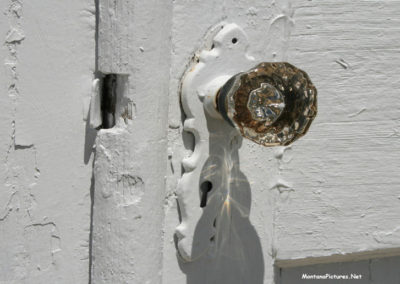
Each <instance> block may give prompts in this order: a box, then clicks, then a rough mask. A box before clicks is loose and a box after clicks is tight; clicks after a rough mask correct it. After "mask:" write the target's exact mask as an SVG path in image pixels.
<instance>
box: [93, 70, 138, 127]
mask: <svg viewBox="0 0 400 284" xmlns="http://www.w3.org/2000/svg"><path fill="white" fill-rule="evenodd" d="M99 79H100V86H101V87H100V91H99V97H100V113H101V114H99V115H100V117H101V125H100V127H99V128H101V129H110V128H113V127H114V126H116V125H117V126H118V125H119V123H120V122H119V121H122V120H123V121H124V122H125V124H126V123H128V121H129V120H132V119H133V117H134V115H135V112H136V105H135V104H134V103H133V101H132V100H131V99H130V98H128V94H127V93H128V75H125V74H115V73H108V74H101V75H100V76H99Z"/></svg>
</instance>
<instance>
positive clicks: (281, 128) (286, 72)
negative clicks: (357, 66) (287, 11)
mask: <svg viewBox="0 0 400 284" xmlns="http://www.w3.org/2000/svg"><path fill="white" fill-rule="evenodd" d="M217 109H218V111H219V112H220V114H221V115H222V116H223V117H224V119H225V120H226V121H228V123H229V124H230V125H232V126H233V127H235V128H237V129H238V130H239V131H240V133H241V134H242V136H244V137H245V138H248V139H250V140H252V141H254V142H256V143H258V144H261V145H264V146H276V145H288V144H290V143H292V142H293V141H295V140H296V139H298V138H299V137H301V136H303V135H304V134H305V133H306V132H307V130H308V128H309V127H310V125H311V122H312V121H313V119H314V118H315V116H316V115H317V90H316V89H315V87H314V85H313V84H312V83H311V80H310V78H309V77H308V75H307V74H306V73H305V72H304V71H302V70H300V69H298V68H296V67H295V66H293V65H291V64H289V63H286V62H277V63H266V62H264V63H261V64H259V65H257V66H256V67H255V68H253V69H250V70H249V71H247V72H242V73H239V74H236V75H234V76H233V77H232V78H231V79H229V80H228V81H227V82H226V83H225V85H224V86H222V88H221V89H220V90H219V91H218V94H217Z"/></svg>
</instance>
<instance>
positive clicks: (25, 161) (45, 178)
mask: <svg viewBox="0 0 400 284" xmlns="http://www.w3.org/2000/svg"><path fill="white" fill-rule="evenodd" d="M0 3H1V8H2V11H3V12H4V13H2V14H1V16H0V23H1V24H0V31H1V34H2V36H3V39H4V40H3V42H4V45H3V47H2V48H1V49H0V55H1V58H2V60H3V67H4V68H2V69H1V70H0V73H1V76H0V84H1V90H2V92H1V96H0V102H1V103H0V107H1V115H0V117H1V119H0V130H1V131H0V137H1V145H0V150H1V153H2V154H1V155H2V170H1V173H0V175H1V179H2V181H3V182H2V185H1V192H0V202H1V203H0V205H1V207H0V210H1V211H0V214H1V215H0V283H88V282H90V283H140V284H141V283H165V284H170V283H187V284H197V283H199V284H203V283H218V284H220V283H251V284H253V283H268V284H269V283H277V284H278V283H282V284H288V283H289V284H294V283H308V282H306V281H310V280H309V279H307V278H304V279H302V277H303V274H306V276H307V275H311V277H313V276H312V275H325V274H327V273H329V274H335V275H351V274H355V275H362V279H361V280H357V281H356V280H351V281H349V283H368V284H371V283H375V284H376V283H385V284H387V283H389V284H391V283H399V282H400V281H399V277H400V276H399V269H398V268H399V266H400V264H399V255H400V224H399V221H398V220H399V215H400V193H399V187H400V175H399V172H400V164H399V162H398V161H399V158H400V151H399V150H400V141H399V131H400V130H399V129H400V124H399V122H400V112H399V105H400V96H399V95H398V92H399V91H398V90H399V87H400V81H399V78H398V73H399V71H400V70H399V68H400V67H399V66H400V64H399V63H400V52H399V50H400V46H399V42H400V41H399V38H400V30H399V29H398V28H397V27H398V24H399V17H398V14H399V11H400V1H394V0H393V1H389V0H386V1H373V0H371V1H342V0H340V1H309V0H304V1H303V0H301V1H290V0H271V1H262V0H251V1H244V0H226V1H214V0H203V1H197V0H174V1H155V0H149V1H129V0H116V1H111V0H97V1H78V0H74V1H68V2H62V1H56V2H54V1H47V0H46V1H37V0H36V1H34V0H32V1H20V0H3V1H0ZM221 23H227V24H235V25H237V26H238V27H240V28H241V29H242V30H243V31H244V33H245V35H246V36H247V38H248V42H249V47H248V50H247V53H248V54H249V55H251V56H253V57H254V62H255V64H257V63H259V62H263V61H265V62H280V61H285V62H289V63H291V64H294V65H296V66H297V67H299V68H301V69H302V70H304V71H306V72H307V74H308V75H309V76H310V78H311V80H312V82H313V83H314V85H315V86H316V88H317V90H318V115H317V117H316V119H315V121H314V122H313V124H312V126H311V128H310V130H309V132H308V133H307V134H306V136H304V137H303V138H302V139H300V140H298V141H296V142H295V143H294V144H292V145H291V146H288V147H273V148H266V147H262V146H260V145H257V144H255V143H253V142H251V141H249V140H246V139H243V141H242V143H241V145H240V148H239V149H238V152H237V153H238V154H237V155H236V156H235V159H234V160H235V161H236V163H235V169H236V171H235V172H234V173H233V177H234V178H235V179H236V180H240V182H239V183H237V186H236V188H235V190H236V191H237V192H236V194H238V193H240V198H239V199H238V200H239V201H240V202H239V204H240V205H241V206H242V207H240V206H238V205H237V203H236V205H235V203H234V202H232V203H231V207H230V208H231V210H230V211H229V212H228V211H226V210H221V211H220V212H221V213H222V214H221V215H220V217H219V222H216V227H215V230H216V232H218V233H219V234H218V236H217V237H215V238H212V239H208V240H206V242H207V246H206V247H208V248H209V249H207V250H205V251H202V252H203V253H200V256H199V257H198V258H196V259H195V260H193V261H189V262H187V261H184V260H183V259H182V258H181V256H180V255H179V253H178V252H177V240H178V238H177V236H176V234H175V232H176V228H177V226H179V225H180V221H181V220H180V216H179V206H178V203H177V189H178V183H179V180H180V179H181V178H182V175H183V173H184V172H183V170H182V160H183V159H184V158H187V157H190V156H191V155H192V153H193V150H194V147H195V142H194V140H193V137H192V135H191V134H190V133H188V132H186V131H184V130H183V122H184V121H185V118H186V114H185V113H184V110H183V109H182V107H181V102H180V92H181V89H180V88H181V83H182V78H183V75H184V73H185V71H186V70H187V67H188V66H189V64H190V63H191V62H192V58H193V57H194V56H195V54H196V51H199V50H202V49H204V48H205V47H206V46H207V39H209V38H210V30H211V29H212V28H213V27H215V26H217V25H219V24H221ZM230 60H232V61H234V60H237V58H235V57H233V58H231V59H230ZM222 64H225V63H222ZM107 74H116V81H115V82H116V85H111V86H116V87H115V89H113V87H110V88H111V90H115V93H114V95H115V96H116V99H117V102H116V104H115V111H113V112H112V113H113V115H112V117H114V120H115V125H114V123H111V124H112V125H111V126H112V127H111V128H108V127H107V129H92V128H91V127H90V123H91V121H90V119H88V118H90V117H91V115H94V114H95V113H94V112H91V113H89V112H88V110H89V108H90V107H89V105H90V102H89V101H90V96H91V88H92V84H93V80H94V79H95V78H99V79H100V81H102V82H103V83H104V80H105V76H106V75H107ZM101 90H102V89H101V88H100V89H99V92H100V93H101V92H102V91H101ZM94 97H95V96H94ZM92 102H93V100H92ZM93 108H95V107H93ZM91 110H92V109H91ZM98 111H99V113H101V110H98ZM99 113H97V114H99ZM103 113H104V109H103ZM108 114H109V113H108ZM97 118H98V117H97ZM92 122H93V121H92ZM100 128H106V127H100ZM214 149H217V148H214ZM191 190H193V191H195V192H197V191H199V189H198V188H193V189H191ZM238 200H235V201H238ZM198 202H199V204H200V194H199V200H198ZM199 204H198V205H196V206H198V207H196V209H197V210H203V209H199ZM180 206H181V207H182V206H183V205H182V204H181V205H180ZM243 206H244V208H245V209H246V212H248V214H242V212H241V211H240V210H241V209H243ZM195 225H196V228H198V230H200V231H201V230H202V228H203V226H204V227H210V226H213V224H212V223H211V224H209V223H207V224H203V223H201V222H199V223H196V224H195ZM201 235H202V234H194V237H193V240H196V241H197V240H198V239H197V237H199V236H201ZM195 237H196V238H195ZM196 241H195V242H194V243H193V246H192V251H196V250H198V249H199V246H196V244H197V242H196ZM201 241H202V242H203V239H202V240H201ZM382 279H384V280H382ZM315 282H316V283H319V281H317V280H315ZM325 282H326V280H324V281H321V283H325ZM313 283H314V280H313ZM328 283H329V281H328ZM336 283H337V282H336ZM345 283H347V282H345Z"/></svg>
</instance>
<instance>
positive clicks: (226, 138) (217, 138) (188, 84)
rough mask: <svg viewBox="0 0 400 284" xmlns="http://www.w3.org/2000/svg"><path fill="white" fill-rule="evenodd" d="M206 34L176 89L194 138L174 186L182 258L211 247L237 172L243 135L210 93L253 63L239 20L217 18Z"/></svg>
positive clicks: (207, 251)
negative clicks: (225, 117) (216, 106)
mask: <svg viewBox="0 0 400 284" xmlns="http://www.w3.org/2000/svg"><path fill="white" fill-rule="evenodd" d="M210 34H211V35H210V38H207V39H206V43H208V46H207V44H206V47H204V48H203V50H200V52H199V53H198V54H197V56H195V60H194V61H193V62H192V64H191V65H190V66H189V68H188V69H187V71H186V73H185V75H184V77H183V80H182V89H181V101H182V106H183V110H184V112H185V115H186V120H185V122H184V130H185V131H188V132H191V133H192V134H193V135H194V138H195V147H194V151H193V153H192V154H191V156H190V157H188V158H186V159H184V160H183V161H182V164H183V168H184V170H185V172H184V174H183V175H182V178H181V179H180V181H179V183H178V190H177V194H178V202H179V209H180V214H181V223H180V225H179V226H178V227H177V228H176V236H177V239H178V250H179V255H180V256H181V257H182V258H183V259H184V260H185V261H194V260H196V259H197V258H199V257H201V256H203V255H205V254H212V253H213V250H210V248H212V247H214V248H215V247H216V246H215V245H213V244H214V243H215V239H216V238H215V237H216V236H215V235H216V233H217V231H218V227H219V226H220V224H219V219H220V216H221V214H222V212H223V211H224V210H229V206H230V205H229V202H230V196H231V193H230V190H231V186H230V184H231V183H232V178H231V175H232V174H233V173H235V171H236V172H238V154H237V150H238V148H239V147H240V144H241V141H242V138H241V136H240V134H239V132H238V131H237V130H236V129H235V128H233V127H231V126H230V125H229V124H228V123H227V122H226V121H225V120H223V119H222V117H221V116H220V115H219V113H218V112H216V111H215V109H214V107H213V103H214V102H213V98H214V95H215V94H216V92H217V91H218V89H219V88H220V87H221V86H222V85H223V84H224V83H225V82H226V81H227V80H228V79H229V78H230V77H231V76H233V75H235V74H237V73H239V72H241V71H245V70H248V69H249V68H251V67H253V66H254V59H253V58H252V57H251V56H248V55H247V48H248V39H247V36H246V34H245V33H244V31H243V30H242V29H241V28H240V27H239V26H237V25H236V24H226V23H222V24H219V25H218V26H216V27H215V28H214V29H213V30H212V31H211V33H210ZM205 182H209V183H210V184H211V186H212V187H211V190H210V192H209V193H208V195H207V203H206V206H204V207H203V208H201V207H200V199H201V193H202V192H201V190H200V188H201V187H202V184H203V183H205ZM238 206H239V207H240V204H238ZM244 208H247V207H246V206H245V207H244ZM243 211H246V209H245V210H243ZM243 214H248V212H243Z"/></svg>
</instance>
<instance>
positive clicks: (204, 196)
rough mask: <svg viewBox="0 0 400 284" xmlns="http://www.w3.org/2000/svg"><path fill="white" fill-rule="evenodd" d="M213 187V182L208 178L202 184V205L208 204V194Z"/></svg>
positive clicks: (202, 206)
mask: <svg viewBox="0 0 400 284" xmlns="http://www.w3.org/2000/svg"><path fill="white" fill-rule="evenodd" d="M211 189H212V183H211V182H210V181H208V180H206V181H204V182H203V183H202V184H201V185H200V192H201V201H200V207H201V208H204V207H206V205H207V195H208V193H209V192H210V191H211Z"/></svg>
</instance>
